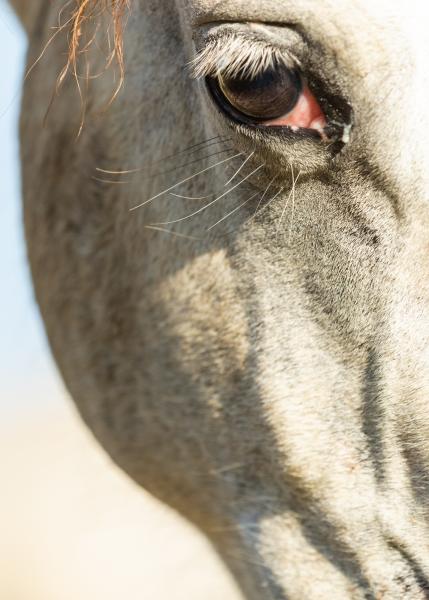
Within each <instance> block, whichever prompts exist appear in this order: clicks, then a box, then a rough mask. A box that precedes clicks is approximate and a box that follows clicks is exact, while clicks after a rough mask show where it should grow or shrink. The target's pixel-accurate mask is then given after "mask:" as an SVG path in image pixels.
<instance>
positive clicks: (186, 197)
mask: <svg viewBox="0 0 429 600" xmlns="http://www.w3.org/2000/svg"><path fill="white" fill-rule="evenodd" d="M170 196H174V197H175V198H181V199H182V200H207V198H211V197H212V196H214V194H210V195H209V196H181V195H180V194H174V193H173V192H170Z"/></svg>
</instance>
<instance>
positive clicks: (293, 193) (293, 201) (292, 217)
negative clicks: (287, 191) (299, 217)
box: [289, 171, 302, 240]
mask: <svg viewBox="0 0 429 600" xmlns="http://www.w3.org/2000/svg"><path fill="white" fill-rule="evenodd" d="M301 173H302V171H300V172H299V173H298V176H297V178H296V179H295V181H294V183H293V187H292V213H291V218H290V225H289V240H290V237H291V233H292V225H293V219H294V216H295V188H296V184H297V182H298V179H299V178H300V176H301Z"/></svg>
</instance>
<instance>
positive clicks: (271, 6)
mask: <svg viewBox="0 0 429 600" xmlns="http://www.w3.org/2000/svg"><path fill="white" fill-rule="evenodd" d="M181 2H182V4H184V6H185V8H186V10H187V12H188V17H189V19H190V21H191V23H192V25H193V26H195V27H197V26H198V25H201V24H204V23H209V22H215V21H223V20H225V21H256V22H258V21H264V22H271V23H286V24H303V23H304V24H305V26H306V27H307V28H308V29H310V30H313V32H314V33H316V31H314V30H319V34H320V35H321V36H323V37H334V38H335V39H336V40H337V42H338V43H339V44H340V43H341V41H345V40H347V42H348V43H349V42H350V40H351V39H356V41H358V40H359V39H361V40H362V39H364V38H365V37H367V36H368V35H369V34H371V33H373V34H375V32H377V37H381V38H383V39H385V40H386V41H388V39H389V37H391V38H394V37H396V36H397V35H398V33H400V34H401V37H403V39H404V41H405V39H406V40H407V41H409V42H410V44H411V46H412V47H414V46H422V44H423V42H424V41H425V40H426V37H427V36H426V33H425V32H426V29H427V19H428V18H429V6H428V3H427V1H426V0H410V1H407V0H181ZM397 42H398V40H397V39H396V45H397Z"/></svg>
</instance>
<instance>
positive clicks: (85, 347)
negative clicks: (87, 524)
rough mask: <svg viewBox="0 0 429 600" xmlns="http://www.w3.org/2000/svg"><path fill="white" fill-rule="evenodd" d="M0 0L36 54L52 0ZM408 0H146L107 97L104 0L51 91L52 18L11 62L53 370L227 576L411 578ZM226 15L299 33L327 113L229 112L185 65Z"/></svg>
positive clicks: (421, 239) (419, 451)
mask: <svg viewBox="0 0 429 600" xmlns="http://www.w3.org/2000/svg"><path fill="white" fill-rule="evenodd" d="M15 8H16V10H17V12H18V14H21V16H22V17H23V21H24V25H25V27H26V29H27V31H28V34H29V40H30V47H29V54H28V65H29V67H30V66H31V65H33V64H34V62H35V60H36V59H37V58H38V57H39V56H40V53H41V51H42V49H43V47H44V46H45V44H46V42H47V40H48V39H49V38H50V37H51V36H52V34H53V32H55V31H56V30H53V29H52V27H53V26H55V25H57V24H58V13H59V11H60V9H61V8H62V5H61V3H57V2H52V3H50V2H49V3H47V2H42V1H41V0H32V2H31V9H29V8H28V7H27V5H26V4H24V2H20V1H19V0H16V6H15ZM67 10H70V8H68V9H67V8H66V9H64V11H63V13H62V17H61V18H62V21H61V22H62V23H65V22H66V21H67V18H68V15H69V13H67ZM426 10H427V9H426V8H425V5H424V4H423V3H422V4H420V3H418V2H416V1H411V2H409V3H407V5H406V6H404V5H403V3H402V2H395V1H394V2H383V1H382V0H381V1H380V2H374V1H373V0H372V1H369V0H317V2H316V1H314V0H298V1H295V2H289V0H284V1H281V2H280V1H279V0H246V1H244V0H221V1H217V0H162V2H160V1H159V0H141V1H139V2H134V3H133V4H132V5H131V10H130V14H129V16H128V19H127V25H126V28H125V32H124V56H125V78H124V85H123V88H122V89H121V91H120V92H119V93H118V94H117V95H116V97H115V99H114V101H113V102H110V100H111V97H112V90H115V86H116V85H117V83H118V71H117V69H115V66H114V65H111V68H109V69H106V55H107V54H108V44H107V42H106V37H105V32H106V30H108V28H109V24H110V17H109V14H108V12H102V11H100V14H99V16H98V17H97V19H93V20H91V21H90V22H89V24H88V28H87V29H85V30H84V31H83V32H82V35H83V36H87V38H84V39H87V40H88V41H89V40H90V39H91V37H92V36H93V34H94V36H95V37H94V39H93V40H92V41H93V43H90V44H88V46H87V48H86V50H85V52H83V53H81V54H80V55H79V57H78V58H79V60H78V63H77V68H76V75H77V79H76V77H74V76H73V73H70V74H69V76H68V77H66V78H65V79H64V81H63V82H62V85H61V86H60V87H59V89H58V91H56V84H57V81H58V77H59V74H60V73H61V70H62V68H63V67H64V64H65V62H66V60H67V59H66V56H67V51H68V42H67V27H65V28H64V29H63V30H61V31H60V30H58V32H57V35H56V36H55V38H54V39H53V41H52V42H51V43H50V45H49V46H48V47H47V49H46V52H45V53H44V55H43V57H42V59H41V60H40V61H39V62H38V63H37V66H36V67H35V68H34V69H33V70H32V72H31V74H30V76H29V77H28V78H27V79H26V81H25V85H24V99H23V107H22V120H21V139H22V168H23V195H24V207H25V227H26V236H27V243H28V255H29V259H30V263H31V269H32V274H33V279H34V285H35V291H36V296H37V300H38V303H39V305H40V308H41V312H42V315H43V318H44V321H45V324H46V330H47V333H48V337H49V341H50V344H51V348H52V351H53V354H54V356H55V358H56V361H57V363H58V366H59V368H60V370H61V373H62V375H63V377H64V380H65V382H66V385H67V387H68V389H69V391H70V393H71V395H72V397H73V398H74V400H75V402H76V403H77V405H78V407H79V410H80V412H81V414H82V417H83V419H84V420H85V422H86V423H87V424H88V426H89V427H90V428H91V429H92V431H93V432H94V434H95V435H96V437H97V438H98V440H99V441H100V443H101V444H102V445H103V446H104V447H105V448H106V450H107V452H108V453H109V454H110V455H111V457H112V458H113V460H114V461H115V462H117V463H118V464H119V465H120V466H121V467H122V468H123V469H124V470H125V471H126V472H127V473H129V475H130V476H131V477H132V478H134V479H135V480H136V481H137V482H138V483H139V484H141V485H142V486H144V487H145V488H146V489H147V490H149V491H150V492H151V493H152V494H154V495H155V496H157V497H158V498H160V499H161V500H163V501H164V502H166V503H168V504H169V505H171V506H173V507H174V508H176V509H177V510H178V511H180V512H181V513H182V514H184V515H185V516H186V517H187V518H188V519H190V520H191V521H193V522H194V523H196V524H197V525H198V526H199V527H200V528H201V529H202V531H203V532H204V533H205V534H206V535H207V536H208V537H209V538H210V540H211V541H212V543H213V545H214V546H215V548H216V549H217V551H218V552H219V554H220V555H221V557H222V558H223V560H224V561H225V563H226V565H227V566H228V568H229V569H231V571H232V572H233V573H234V575H235V577H236V578H237V581H238V583H239V585H240V586H241V589H242V593H243V597H245V598H246V600H261V599H264V600H265V599H267V600H303V599H304V598H305V599H307V598H308V599H310V598H311V600H332V599H338V600H379V599H383V600H423V599H424V598H429V584H428V583H427V577H428V575H429V545H428V542H429V531H428V518H429V514H428V505H429V504H428V501H429V444H428V441H427V440H428V429H429V415H428V410H427V398H428V393H429V354H428V342H429V289H428V286H429V253H428V250H429V236H428V231H429V204H428V198H429V193H428V192H429V177H428V175H429V152H428V147H429V139H428V138H429V122H428V121H429V116H428V111H427V97H428V94H429V83H428V69H427V58H428V56H429V47H428V45H429V42H428V41H427V35H426V33H425V22H427V21H425V16H427V14H426V12H425V11H426ZM228 32H229V33H228ZM227 33H228V35H232V36H234V35H246V36H247V39H250V43H252V39H253V37H255V36H256V37H258V38H263V39H264V40H269V43H270V44H272V45H273V47H276V48H279V49H281V51H283V50H284V51H285V52H288V53H290V54H291V56H296V57H297V60H298V61H299V64H300V65H301V68H302V70H303V71H304V73H305V77H306V80H307V81H308V85H309V86H310V89H311V93H312V94H314V95H315V97H316V98H317V99H318V101H319V102H320V103H321V105H322V107H323V109H324V112H325V115H326V119H327V122H328V123H329V124H330V125H331V126H332V128H333V129H332V134H331V136H330V137H328V136H327V137H326V139H322V138H321V137H320V136H317V135H316V136H311V135H307V134H306V133H303V132H300V131H298V132H293V131H291V130H287V129H276V128H269V127H268V128H265V129H264V130H262V128H255V127H248V126H246V125H242V124H238V123H236V122H235V121H233V120H232V119H231V118H229V117H228V116H227V115H226V114H225V113H224V112H223V111H222V110H221V109H220V108H219V106H218V105H217V104H216V102H215V100H214V98H213V96H212V95H211V93H210V92H209V90H208V88H207V86H206V85H205V84H204V80H203V79H199V80H198V79H194V78H192V76H191V73H190V71H191V70H190V68H189V63H190V61H192V60H194V59H195V56H196V53H198V52H201V51H202V50H203V49H204V45H205V44H206V43H207V40H208V39H210V36H213V35H217V36H222V35H226V34H227ZM252 36H253V37H252ZM256 37H255V39H256ZM89 72H90V73H91V74H94V75H97V76H95V77H88V76H87V75H88V73H89ZM115 73H116V75H115ZM77 83H78V84H79V85H77ZM48 107H49V111H48V113H47V109H48ZM83 109H84V110H83ZM273 129H276V131H274V130H273ZM245 161H246V162H245ZM216 163H219V164H218V165H217V166H214V165H215V164H216ZM211 167H213V168H211ZM237 171H238V173H237ZM198 173H200V174H199V175H197V174H198ZM194 175H196V176H195V177H194ZM234 175H235V177H234ZM228 181H229V184H228V185H227V186H225V183H226V182H228ZM180 182H183V183H181V185H176V184H178V183H180ZM164 190H169V191H167V192H166V193H165V194H163V193H162V192H163V191H164ZM227 190H230V192H229V193H226V192H227ZM217 198H218V200H216V199H217ZM214 200H216V201H214ZM136 206H139V208H136V209H135V210H130V209H133V208H134V207H136ZM204 207H206V208H204ZM232 211H234V212H232Z"/></svg>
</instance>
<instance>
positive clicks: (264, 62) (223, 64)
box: [189, 33, 299, 79]
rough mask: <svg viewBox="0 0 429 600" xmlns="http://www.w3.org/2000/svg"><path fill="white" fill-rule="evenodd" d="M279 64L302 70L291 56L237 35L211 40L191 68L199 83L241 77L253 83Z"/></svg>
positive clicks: (286, 52)
mask: <svg viewBox="0 0 429 600" xmlns="http://www.w3.org/2000/svg"><path fill="white" fill-rule="evenodd" d="M275 64H284V65H285V66H287V67H288V68H290V69H296V68H297V67H299V61H298V59H297V58H296V57H295V56H293V55H292V53H291V52H289V51H287V50H285V49H280V48H277V47H275V46H272V45H270V44H269V43H268V42H266V41H263V40H261V39H258V38H249V37H248V36H245V35H239V34H238V35H237V33H235V34H234V35H231V34H227V35H225V34H224V35H220V36H216V37H211V38H209V39H208V40H207V42H206V44H205V46H204V48H203V49H202V50H200V51H199V52H198V53H197V56H196V57H195V58H194V59H193V60H192V61H191V62H190V63H189V66H190V69H191V75H192V77H194V78H195V79H202V78H204V77H226V78H234V77H238V76H240V77H242V78H250V79H252V78H254V77H256V76H257V75H259V74H260V73H263V72H264V71H266V70H267V69H269V68H270V67H273V66H274V65H275Z"/></svg>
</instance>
